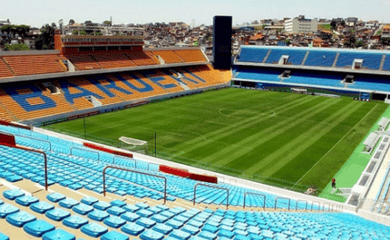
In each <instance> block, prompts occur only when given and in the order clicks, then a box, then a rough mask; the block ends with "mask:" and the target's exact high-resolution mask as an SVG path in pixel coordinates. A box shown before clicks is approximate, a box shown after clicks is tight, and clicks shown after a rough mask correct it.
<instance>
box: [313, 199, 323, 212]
mask: <svg viewBox="0 0 390 240" xmlns="http://www.w3.org/2000/svg"><path fill="white" fill-rule="evenodd" d="M314 203H318V205H317V206H318V210H321V203H320V202H314V201H313V202H312V203H311V209H310V211H312V212H313V206H314Z"/></svg>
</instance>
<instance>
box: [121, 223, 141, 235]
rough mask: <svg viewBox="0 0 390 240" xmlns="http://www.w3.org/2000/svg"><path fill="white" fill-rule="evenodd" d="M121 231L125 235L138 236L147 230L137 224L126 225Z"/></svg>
mask: <svg viewBox="0 0 390 240" xmlns="http://www.w3.org/2000/svg"><path fill="white" fill-rule="evenodd" d="M121 230H122V232H124V233H127V234H130V235H133V236H138V235H139V234H140V233H142V232H143V231H144V230H145V228H144V227H142V226H140V225H138V224H135V223H128V224H126V225H124V226H123V227H122V228H121Z"/></svg>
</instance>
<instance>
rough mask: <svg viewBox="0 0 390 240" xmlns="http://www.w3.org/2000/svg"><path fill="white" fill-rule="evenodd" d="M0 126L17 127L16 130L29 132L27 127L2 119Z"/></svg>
mask: <svg viewBox="0 0 390 240" xmlns="http://www.w3.org/2000/svg"><path fill="white" fill-rule="evenodd" d="M0 124H1V125H5V126H12V127H18V128H23V129H27V130H31V128H30V127H29V126H24V125H21V124H17V123H13V122H10V121H7V120H3V119H0Z"/></svg>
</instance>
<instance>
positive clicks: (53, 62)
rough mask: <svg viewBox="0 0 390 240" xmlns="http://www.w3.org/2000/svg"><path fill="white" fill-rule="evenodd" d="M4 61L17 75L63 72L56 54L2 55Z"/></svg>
mask: <svg viewBox="0 0 390 240" xmlns="http://www.w3.org/2000/svg"><path fill="white" fill-rule="evenodd" d="M3 59H4V61H5V62H6V63H7V64H8V65H9V66H10V67H11V68H12V70H13V72H14V73H15V74H16V75H17V76H22V75H33V74H44V73H57V72H65V71H66V69H64V68H63V67H62V66H61V65H60V63H59V62H60V58H59V57H58V55H54V54H53V55H49V54H47V55H19V56H4V57H3Z"/></svg>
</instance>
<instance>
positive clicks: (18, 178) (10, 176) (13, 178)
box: [5, 174, 23, 182]
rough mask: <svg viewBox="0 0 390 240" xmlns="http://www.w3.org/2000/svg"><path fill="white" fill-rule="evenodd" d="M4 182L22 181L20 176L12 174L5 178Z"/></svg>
mask: <svg viewBox="0 0 390 240" xmlns="http://www.w3.org/2000/svg"><path fill="white" fill-rule="evenodd" d="M5 180H7V181H8V182H18V181H21V180H23V178H22V177H21V176H18V175H15V174H12V175H9V176H6V177H5Z"/></svg>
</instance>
